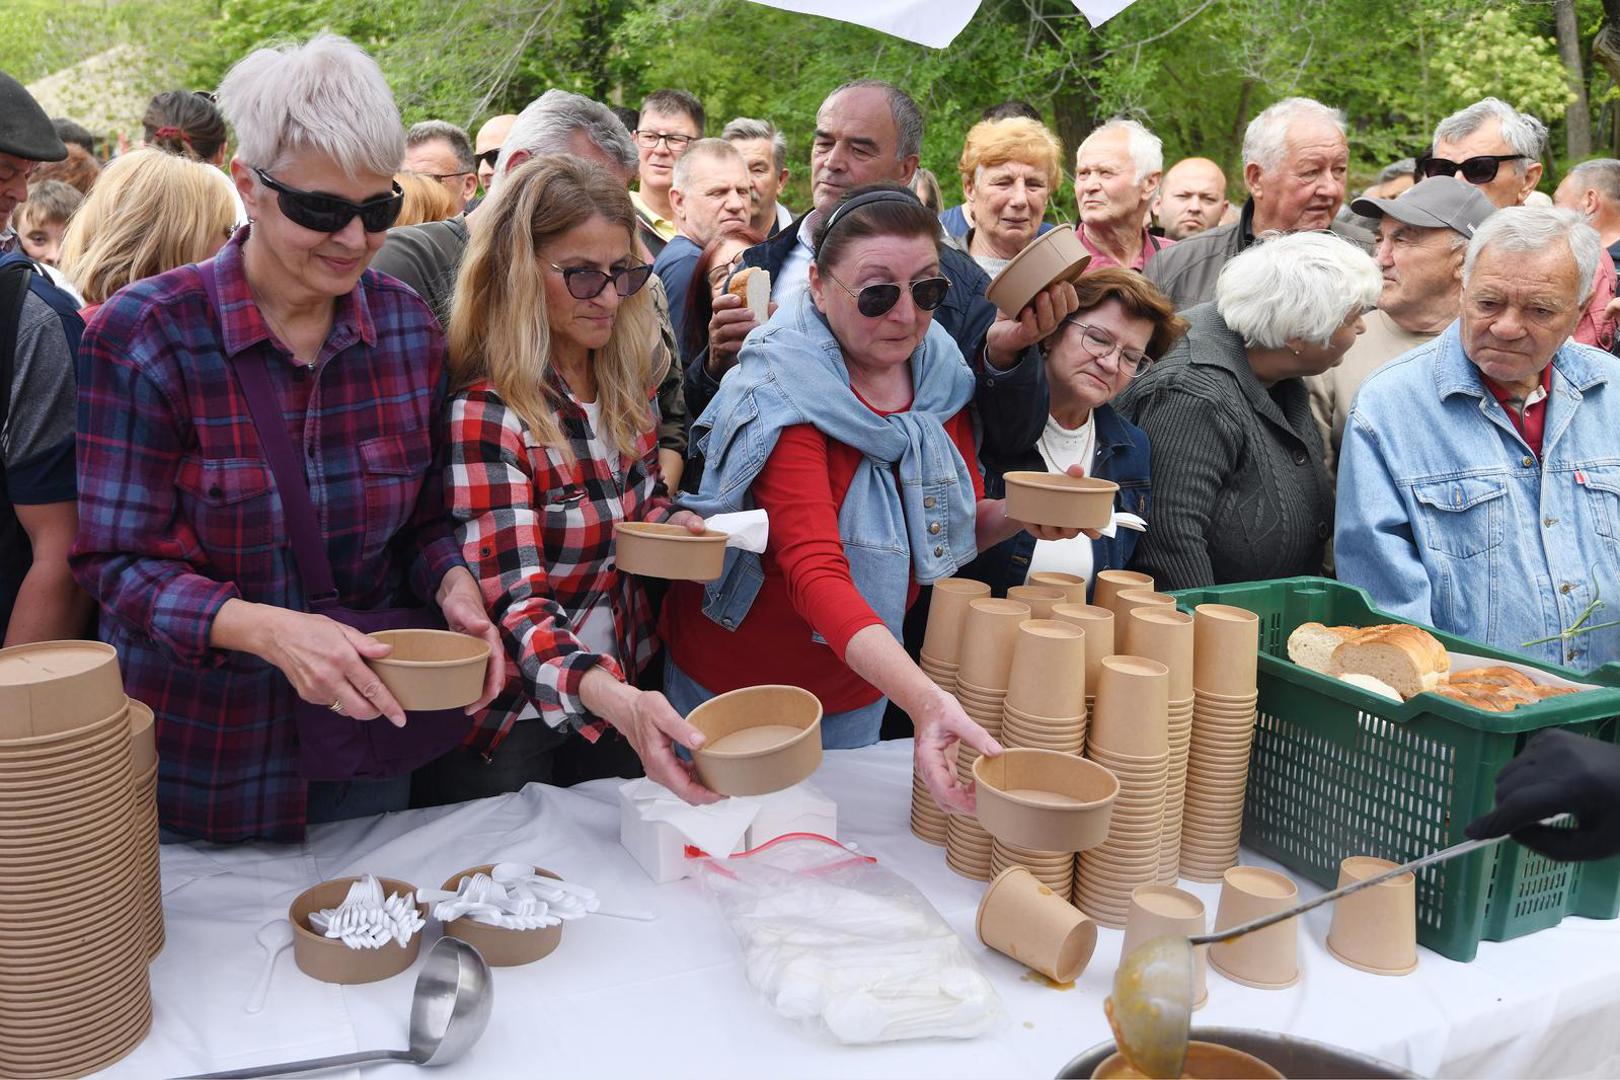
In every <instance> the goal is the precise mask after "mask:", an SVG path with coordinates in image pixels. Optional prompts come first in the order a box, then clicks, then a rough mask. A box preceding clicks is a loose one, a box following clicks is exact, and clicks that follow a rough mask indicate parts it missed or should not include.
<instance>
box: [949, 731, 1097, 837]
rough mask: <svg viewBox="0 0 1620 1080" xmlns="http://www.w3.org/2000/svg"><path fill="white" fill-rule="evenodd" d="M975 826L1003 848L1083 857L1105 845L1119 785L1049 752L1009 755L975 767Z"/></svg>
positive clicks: (1088, 764) (1092, 767)
mask: <svg viewBox="0 0 1620 1080" xmlns="http://www.w3.org/2000/svg"><path fill="white" fill-rule="evenodd" d="M973 780H974V783H975V784H976V785H977V786H978V806H979V812H978V816H979V824H980V825H982V826H984V830H985V831H986V832H988V833H989V834H990V835H991V836H993V837H995V838H996V839H997V840H1000V841H1001V842H1002V843H1004V844H1011V845H1014V846H1016V847H1020V848H1027V849H1029V850H1032V851H1047V852H1057V851H1083V850H1085V849H1086V848H1089V847H1095V846H1097V845H1098V844H1100V843H1102V842H1103V841H1104V840H1106V839H1108V829H1109V822H1110V819H1111V817H1112V812H1113V803H1114V797H1115V796H1117V795H1118V794H1119V781H1118V780H1116V779H1114V774H1113V773H1111V772H1109V771H1108V770H1107V769H1105V768H1103V767H1102V766H1101V765H1098V764H1097V763H1095V762H1092V761H1086V760H1085V759H1084V758H1078V757H1075V756H1074V755H1073V754H1063V753H1058V752H1057V751H1053V750H1007V751H1004V752H1003V753H1002V754H1001V755H999V756H998V757H993V758H991V757H981V758H979V759H978V760H977V761H975V762H974V763H973Z"/></svg>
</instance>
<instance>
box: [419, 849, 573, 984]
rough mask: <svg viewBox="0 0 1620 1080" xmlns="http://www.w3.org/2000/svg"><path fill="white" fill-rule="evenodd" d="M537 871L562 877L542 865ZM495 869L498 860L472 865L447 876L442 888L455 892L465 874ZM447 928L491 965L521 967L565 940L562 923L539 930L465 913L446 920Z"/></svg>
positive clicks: (445, 929) (487, 872) (445, 927)
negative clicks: (487, 922)
mask: <svg viewBox="0 0 1620 1080" xmlns="http://www.w3.org/2000/svg"><path fill="white" fill-rule="evenodd" d="M534 871H535V873H536V874H538V875H540V876H541V877H548V878H552V879H555V880H560V879H559V878H558V876H557V875H556V874H553V873H552V872H551V871H550V870H546V869H543V868H542V867H538V866H537V867H535V868H534ZM494 872H495V864H494V863H486V864H484V865H483V866H474V867H470V868H468V869H466V870H463V871H461V873H459V874H453V875H451V876H450V877H449V878H447V879H445V882H444V884H443V885H441V886H439V888H441V889H445V890H447V891H449V892H455V891H456V890H457V889H459V888H460V887H461V881H462V879H463V878H469V877H472V876H473V875H474V874H493V873H494ZM444 932H445V934H446V935H447V936H448V937H453V938H460V939H461V940H462V941H465V942H466V943H467V944H469V945H471V946H472V947H473V948H475V949H477V950H478V952H479V954H480V955H482V956H483V958H484V959H485V961H487V962H488V963H489V965H490V966H491V967H518V966H519V965H522V964H532V963H534V962H535V961H536V960H539V959H542V958H543V957H547V956H550V955H551V953H552V951H553V950H554V949H556V948H557V946H558V945H560V944H561V943H562V932H563V928H562V924H561V923H559V924H558V925H556V926H543V927H540V928H539V929H536V930H510V929H507V928H506V927H503V926H486V925H485V924H483V923H481V922H476V921H474V920H473V919H471V918H469V917H467V916H465V915H463V916H462V917H461V918H459V919H452V920H450V921H449V922H447V923H445V924H444Z"/></svg>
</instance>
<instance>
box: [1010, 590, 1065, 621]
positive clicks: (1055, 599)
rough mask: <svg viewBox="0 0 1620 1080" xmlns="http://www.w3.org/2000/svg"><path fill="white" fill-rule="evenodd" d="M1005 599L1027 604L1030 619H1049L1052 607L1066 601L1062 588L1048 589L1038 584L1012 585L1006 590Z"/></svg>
mask: <svg viewBox="0 0 1620 1080" xmlns="http://www.w3.org/2000/svg"><path fill="white" fill-rule="evenodd" d="M1007 599H1009V600H1017V601H1018V602H1019V603H1020V604H1028V605H1029V617H1030V618H1031V619H1050V618H1051V617H1052V609H1053V608H1055V607H1057V606H1058V605H1059V604H1064V603H1067V602H1068V599H1069V598H1068V596H1067V595H1066V594H1065V593H1064V592H1063V590H1062V589H1048V588H1044V587H1042V586H1040V585H1014V586H1013V587H1012V588H1010V589H1008V590H1007Z"/></svg>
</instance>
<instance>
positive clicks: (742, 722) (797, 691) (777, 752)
mask: <svg viewBox="0 0 1620 1080" xmlns="http://www.w3.org/2000/svg"><path fill="white" fill-rule="evenodd" d="M686 721H687V723H689V724H691V725H692V726H693V727H695V728H697V729H698V730H699V731H701V732H703V735H704V740H705V741H704V744H703V745H702V746H701V747H698V748H696V749H694V750H693V751H692V761H693V763H694V764H695V765H696V766H697V774H698V779H699V780H700V781H702V783H703V785H704V786H705V787H707V788H709V789H710V790H711V791H713V792H715V793H716V794H719V795H768V794H770V793H771V792H773V791H781V790H782V789H783V788H790V787H792V786H793V785H794V784H797V783H799V782H800V781H801V780H804V779H806V778H807V777H808V776H809V775H810V774H811V773H813V772H815V771H816V769H817V768H818V767H819V766H820V765H821V702H820V701H819V700H817V698H816V695H814V694H812V693H811V692H810V691H808V690H805V689H802V688H800V687H797V686H749V687H745V688H743V689H741V690H733V691H731V692H730V693H726V694H721V695H719V696H718V697H713V698H710V699H709V700H708V701H705V702H704V703H703V704H701V705H699V706H698V707H697V708H695V709H693V710H692V711H691V713H690V714H689V715H688V716H687V718H686Z"/></svg>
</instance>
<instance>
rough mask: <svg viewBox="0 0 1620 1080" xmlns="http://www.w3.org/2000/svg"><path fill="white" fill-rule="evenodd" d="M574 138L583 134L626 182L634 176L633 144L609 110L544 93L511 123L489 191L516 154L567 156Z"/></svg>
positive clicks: (585, 100)
mask: <svg viewBox="0 0 1620 1080" xmlns="http://www.w3.org/2000/svg"><path fill="white" fill-rule="evenodd" d="M576 134H584V136H585V137H586V138H587V139H589V140H590V141H591V142H592V143H593V144H594V145H595V146H596V148H597V149H598V150H600V151H602V153H603V155H604V156H605V157H606V158H607V159H608V160H609V161H610V162H612V163H613V166H614V167H615V168H616V169H617V170H618V171H619V172H621V173H623V174H624V175H625V176H626V177H627V178H628V177H631V176H634V175H635V174H636V166H637V164H638V159H637V157H636V144H635V143H634V142H632V141H631V140H630V129H629V128H627V127H625V126H624V121H622V120H620V119H619V118H618V117H617V116H614V115H613V110H611V109H609V108H608V107H607V106H606V105H603V104H602V103H600V102H597V101H592V100H591V99H590V98H588V97H585V96H584V95H582V94H571V93H569V92H568V91H567V90H547V91H546V92H545V93H543V94H541V95H540V96H539V97H537V98H535V99H534V100H533V101H531V102H529V104H528V106H527V107H526V108H525V109H524V110H523V111H522V112H520V113H518V118H517V119H516V120H514V121H512V129H511V130H510V131H508V132H507V133H506V141H505V142H504V143H502V144H501V152H500V155H499V156H498V157H497V158H496V159H495V176H494V177H493V178H492V179H491V180H490V182H489V186H490V188H491V190H493V189H495V188H497V187H499V186H500V183H501V177H503V176H505V175H506V163H507V161H509V160H510V159H511V157H512V155H513V154H515V153H517V152H518V151H520V150H521V151H526V152H527V153H529V154H531V155H533V156H534V157H543V156H546V155H550V154H571V153H573V152H574V147H573V142H574V136H575V135H576Z"/></svg>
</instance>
